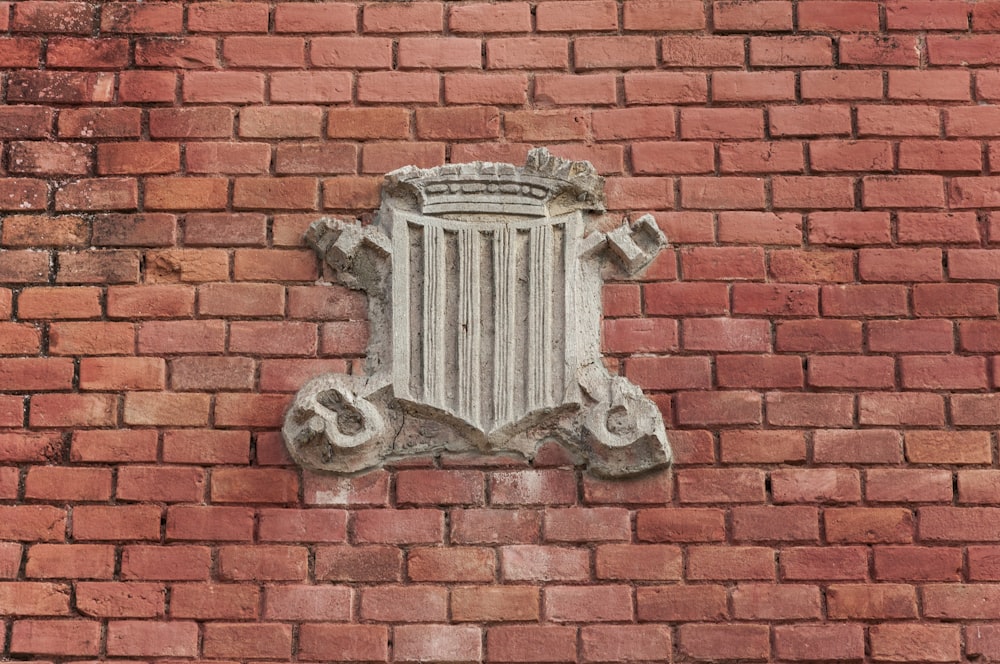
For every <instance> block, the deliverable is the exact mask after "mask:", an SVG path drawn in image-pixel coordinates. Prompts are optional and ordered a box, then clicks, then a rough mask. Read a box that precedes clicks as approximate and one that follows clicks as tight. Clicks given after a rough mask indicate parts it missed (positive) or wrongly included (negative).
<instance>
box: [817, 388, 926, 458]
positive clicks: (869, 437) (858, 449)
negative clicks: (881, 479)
mask: <svg viewBox="0 0 1000 664" xmlns="http://www.w3.org/2000/svg"><path fill="white" fill-rule="evenodd" d="M878 405H879V404H877V403H875V404H870V403H869V399H868V398H864V399H862V400H861V404H860V410H861V413H862V417H865V418H866V419H867V413H868V412H875V411H876V409H877V408H878ZM907 405H908V404H906V403H905V402H904V403H902V404H892V403H890V404H889V406H890V408H891V407H892V406H896V408H899V409H903V408H905V407H906V406H907ZM922 405H926V404H922ZM937 406H938V416H940V417H941V419H943V415H944V410H943V404H942V403H941V401H940V399H939V400H938V401H937ZM878 419H880V420H881V419H889V420H891V419H892V415H891V414H890V416H889V417H888V418H882V417H881V416H880V417H879V418H878ZM863 423H866V424H873V423H874V422H864V421H863ZM881 423H883V424H889V423H891V422H885V421H883V422H881ZM813 457H814V458H815V460H816V461H818V462H822V463H899V462H900V461H902V459H903V447H902V436H901V435H900V434H899V433H898V432H895V431H890V430H877V429H869V430H861V431H859V430H853V429H845V430H835V429H827V430H823V431H817V432H815V434H814V437H813Z"/></svg>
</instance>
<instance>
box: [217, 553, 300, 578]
mask: <svg viewBox="0 0 1000 664" xmlns="http://www.w3.org/2000/svg"><path fill="white" fill-rule="evenodd" d="M308 556H309V551H308V550H307V549H306V548H305V547H301V546H279V545H257V546H252V547H248V546H243V545H240V546H224V547H220V548H219V563H218V566H219V567H218V569H219V571H218V574H219V578H220V579H222V580H224V581H304V580H305V579H306V576H307V574H308V569H307V568H308Z"/></svg>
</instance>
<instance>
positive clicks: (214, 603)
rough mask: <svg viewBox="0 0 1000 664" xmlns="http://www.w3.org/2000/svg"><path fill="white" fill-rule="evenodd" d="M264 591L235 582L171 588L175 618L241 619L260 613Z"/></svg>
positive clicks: (181, 585)
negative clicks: (261, 593)
mask: <svg viewBox="0 0 1000 664" xmlns="http://www.w3.org/2000/svg"><path fill="white" fill-rule="evenodd" d="M259 594H260V591H259V590H258V589H257V588H254V587H250V586H238V585H231V584H207V583H205V584H202V583H181V584H175V585H174V586H173V587H172V588H171V591H170V615H171V617H173V618H198V619H206V618H209V619H223V620H225V619H229V620H239V619H248V618H256V617H257V605H258V603H259V601H260V598H259Z"/></svg>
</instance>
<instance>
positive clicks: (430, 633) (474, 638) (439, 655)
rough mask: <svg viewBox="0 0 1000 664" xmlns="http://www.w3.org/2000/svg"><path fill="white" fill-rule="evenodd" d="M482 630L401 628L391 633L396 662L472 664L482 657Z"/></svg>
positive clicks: (426, 626) (441, 627)
mask: <svg viewBox="0 0 1000 664" xmlns="http://www.w3.org/2000/svg"><path fill="white" fill-rule="evenodd" d="M482 640H483V636H482V629H481V628H479V627H473V626H462V625H423V626H422V625H401V626H399V627H396V628H394V629H393V656H394V657H395V658H397V659H398V660H399V661H404V662H408V661H412V662H422V661H426V660H428V659H434V660H435V661H440V662H460V661H462V662H464V661H475V660H479V659H480V658H481V657H482Z"/></svg>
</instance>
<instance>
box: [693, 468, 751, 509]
mask: <svg viewBox="0 0 1000 664" xmlns="http://www.w3.org/2000/svg"><path fill="white" fill-rule="evenodd" d="M677 495H678V498H679V499H680V501H681V502H682V503H715V502H724V503H743V502H750V503H757V502H763V501H764V473H763V472H762V471H759V470H755V469H749V468H746V469H744V468H725V469H723V468H699V469H690V470H683V471H679V472H678V473H677Z"/></svg>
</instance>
